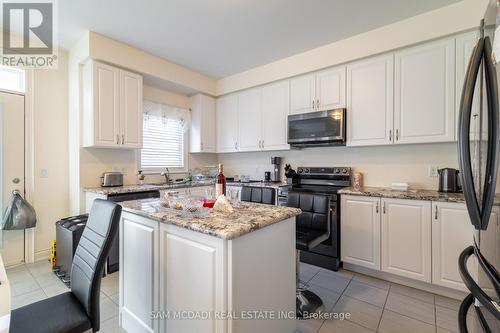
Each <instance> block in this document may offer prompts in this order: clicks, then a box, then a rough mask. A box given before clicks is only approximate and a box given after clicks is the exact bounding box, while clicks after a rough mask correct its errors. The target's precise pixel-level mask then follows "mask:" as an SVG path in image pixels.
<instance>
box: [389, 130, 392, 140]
mask: <svg viewBox="0 0 500 333" xmlns="http://www.w3.org/2000/svg"><path fill="white" fill-rule="evenodd" d="M389 141H390V142H392V130H389Z"/></svg>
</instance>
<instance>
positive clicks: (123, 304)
mask: <svg viewBox="0 0 500 333" xmlns="http://www.w3.org/2000/svg"><path fill="white" fill-rule="evenodd" d="M158 224H159V223H158V222H154V221H151V220H149V219H145V218H143V217H140V216H137V215H135V214H128V213H127V212H124V213H123V214H122V218H121V221H120V271H119V275H120V279H119V285H120V301H119V303H120V308H119V309H120V313H119V314H120V327H122V328H123V329H125V331H127V332H158V322H159V321H158V320H157V319H154V318H153V317H152V316H151V314H152V313H154V312H156V311H158V309H159V306H158V302H159V297H158V288H159V286H158V276H159V271H158V265H159V263H158V258H159V256H158V248H159V245H158V240H159V239H158V235H159V226H158ZM127 244H134V245H133V246H126V245H127Z"/></svg>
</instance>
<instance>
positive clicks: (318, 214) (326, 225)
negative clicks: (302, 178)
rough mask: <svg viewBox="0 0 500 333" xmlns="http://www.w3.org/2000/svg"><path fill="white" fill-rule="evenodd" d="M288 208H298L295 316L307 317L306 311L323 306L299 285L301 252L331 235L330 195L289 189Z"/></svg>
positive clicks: (313, 294) (318, 298)
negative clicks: (299, 210) (300, 211)
mask: <svg viewBox="0 0 500 333" xmlns="http://www.w3.org/2000/svg"><path fill="white" fill-rule="evenodd" d="M287 206H288V207H295V208H300V209H301V210H302V213H301V214H300V215H299V216H297V218H296V233H295V235H296V243H295V247H296V249H297V255H296V258H297V273H296V281H297V309H296V312H297V314H296V315H297V317H298V318H303V319H307V313H315V312H319V311H321V310H322V308H323V301H322V300H321V298H320V297H319V296H318V295H316V294H315V293H313V292H312V291H310V290H307V286H302V287H301V284H300V277H299V273H300V251H301V250H303V251H309V250H311V249H313V248H314V247H316V246H318V245H319V244H321V243H322V242H324V241H325V240H327V239H328V237H330V197H329V196H328V195H325V194H312V193H300V192H289V193H288V200H287Z"/></svg>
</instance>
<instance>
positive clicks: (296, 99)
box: [290, 74, 316, 114]
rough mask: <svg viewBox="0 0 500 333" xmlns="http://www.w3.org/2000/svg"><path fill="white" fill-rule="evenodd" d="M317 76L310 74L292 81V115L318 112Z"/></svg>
mask: <svg viewBox="0 0 500 333" xmlns="http://www.w3.org/2000/svg"><path fill="white" fill-rule="evenodd" d="M315 81H316V75H315V74H308V75H304V76H299V77H296V78H293V79H291V80H290V101H291V110H290V113H291V114H298V113H306V112H313V111H316V108H315V105H316V93H315V91H316V88H315Z"/></svg>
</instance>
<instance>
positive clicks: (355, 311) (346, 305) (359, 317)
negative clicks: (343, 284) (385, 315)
mask: <svg viewBox="0 0 500 333" xmlns="http://www.w3.org/2000/svg"><path fill="white" fill-rule="evenodd" d="M333 312H335V313H345V314H346V315H347V314H349V320H351V321H353V322H355V323H357V324H359V325H362V326H364V327H366V328H369V329H371V330H376V329H377V326H378V323H379V321H380V317H381V316H382V308H379V307H377V306H375V305H372V304H369V303H366V302H363V301H358V300H357V299H354V298H351V297H348V296H342V297H341V298H340V299H339V301H338V302H337V304H336V305H335V307H334V308H333Z"/></svg>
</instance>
